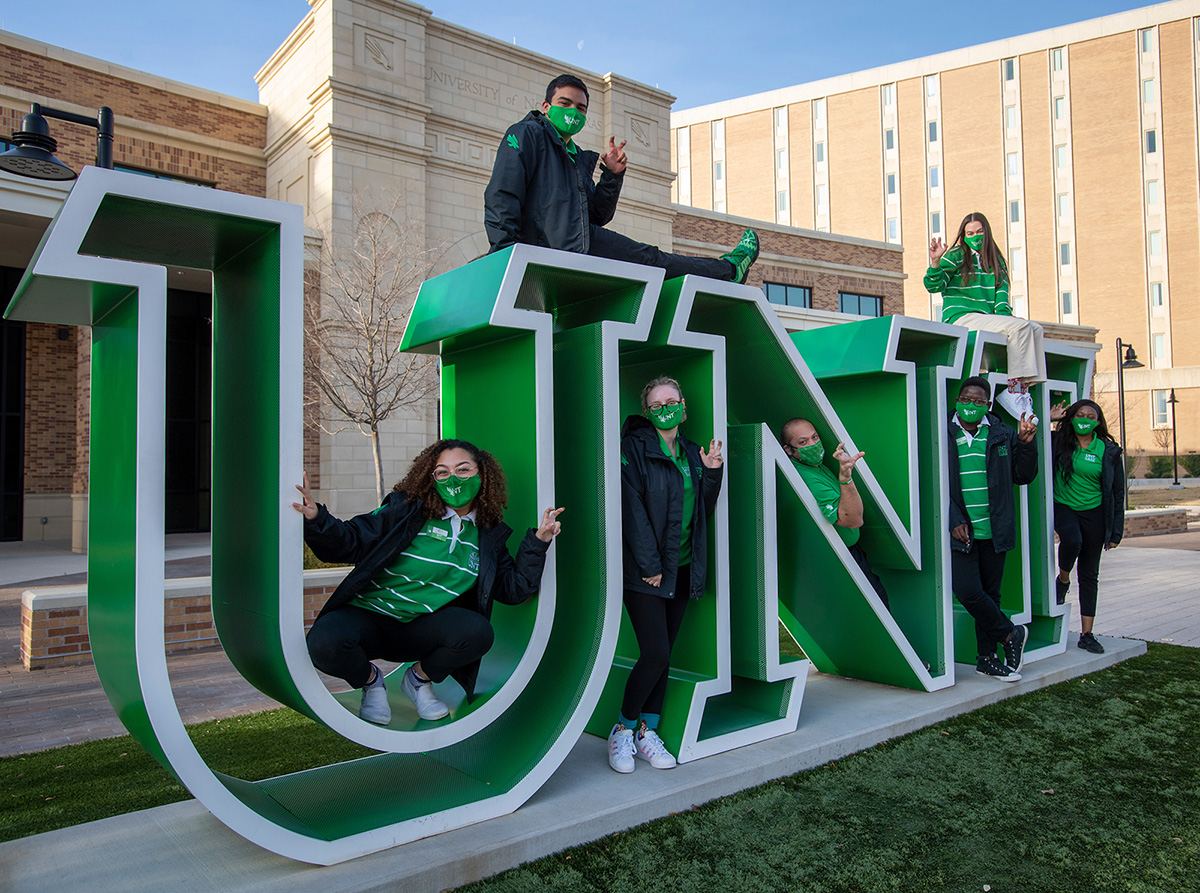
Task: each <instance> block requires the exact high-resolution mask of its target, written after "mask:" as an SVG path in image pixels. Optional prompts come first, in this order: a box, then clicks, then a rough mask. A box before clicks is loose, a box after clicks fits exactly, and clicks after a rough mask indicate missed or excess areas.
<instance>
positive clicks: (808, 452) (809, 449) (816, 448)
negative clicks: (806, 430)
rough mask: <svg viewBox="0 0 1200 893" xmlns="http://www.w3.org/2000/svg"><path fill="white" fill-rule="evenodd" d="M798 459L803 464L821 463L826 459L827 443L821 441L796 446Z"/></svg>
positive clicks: (814, 464)
mask: <svg viewBox="0 0 1200 893" xmlns="http://www.w3.org/2000/svg"><path fill="white" fill-rule="evenodd" d="M795 450H796V461H797V462H799V463H800V464H801V465H813V466H816V465H820V464H821V462H822V461H823V460H824V459H825V444H823V443H821V441H819V440H818V441H817V442H816V443H810V444H809V445H808V446H802V447H796V448H795Z"/></svg>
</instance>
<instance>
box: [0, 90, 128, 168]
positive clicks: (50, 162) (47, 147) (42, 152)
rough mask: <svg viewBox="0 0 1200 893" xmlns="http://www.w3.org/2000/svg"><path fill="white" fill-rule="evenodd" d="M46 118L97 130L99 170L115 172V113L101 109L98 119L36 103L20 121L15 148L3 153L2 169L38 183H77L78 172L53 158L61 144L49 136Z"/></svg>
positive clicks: (97, 113)
mask: <svg viewBox="0 0 1200 893" xmlns="http://www.w3.org/2000/svg"><path fill="white" fill-rule="evenodd" d="M47 118H57V119H58V120H60V121H70V122H71V123H72V124H82V125H83V126H84V127H94V128H95V129H96V167H104V168H108V169H109V170H112V166H113V161H112V150H113V110H112V109H110V108H109V107H108V106H106V105H102V106H100V108H99V109H98V110H97V112H96V117H95V118H88V117H86V116H85V115H76V114H75V113H74V112H61V111H59V110H58V109H52V108H47V107H46V106H44V105H41V104H40V103H37V102H34V103H31V104H30V106H29V114H28V115H26V116H25V117H24V118H22V119H21V129H20V130H18V131H16V132H15V133H13V136H12V141H13V144H14V147H13V148H12V149H9V150H8V151H7V152H4V153H0V170H3V171H8V172H9V173H10V174H17V175H19V176H22V177H32V178H33V179H35V180H74V179H75V171H73V170H71V169H70V168H69V167H67V166H66V165H65V164H63V163H62V162H61V161H59V160H58V159H57V158H55V157H54V152H55V150H56V149H57V148H58V142H57V141H56V140H55V139H54V137H52V136H50V128H49V126H48V125H47V124H46V119H47Z"/></svg>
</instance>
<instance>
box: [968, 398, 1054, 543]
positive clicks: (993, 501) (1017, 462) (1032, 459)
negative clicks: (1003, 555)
mask: <svg viewBox="0 0 1200 893" xmlns="http://www.w3.org/2000/svg"><path fill="white" fill-rule="evenodd" d="M988 420H989V421H990V423H991V424H989V425H988V426H987V453H986V462H987V464H986V466H985V467H986V468H987V481H988V513H989V515H990V516H991V521H992V548H994V549H995V550H996V551H997V552H1008V551H1010V550H1011V549H1012V548H1013V547H1014V546H1015V545H1016V543H1017V508H1016V497H1015V496H1014V494H1013V487H1014V486H1019V485H1021V484H1028V483H1032V482H1033V480H1034V479H1035V478H1036V477H1037V472H1038V456H1037V447H1036V443H1037V439H1036V438H1034V439H1033V440H1031V441H1030V442H1029V443H1021V441H1020V440H1018V439H1017V432H1016V431H1015V430H1013V429H1012V428H1011V427H1009V426H1008V425H1006V424H1005V423H1004V422H1002V421H1000V417H999V416H998V415H996V414H995V413H991V412H989V413H988ZM948 430H949V435H950V439H949V440H948V441H947V442H948V443H949V444H950V529H951V530H954V528H955V527H958V525H960V524H966V525H967V526H968V527H970V526H971V521H970V519H969V518H968V517H967V508H966V505H965V504H964V503H963V494H962V479H961V478H960V477H959V473H958V447H957V446H956V445H955V442H956V439H957V438H958V436H959V435H960V434H962V433H963V430H962V428H960V427H958V425H956V424H954V416H951V417H950V423H949V428H948ZM971 539H972V540H974V539H975V531H974V529H972V530H971ZM950 548H951V549H954V550H955V551H958V552H969V551H970V550H971V547H970V546H968V545H966V544H965V543H960V542H959V541H958V540H956V539H955V538H954V537H950Z"/></svg>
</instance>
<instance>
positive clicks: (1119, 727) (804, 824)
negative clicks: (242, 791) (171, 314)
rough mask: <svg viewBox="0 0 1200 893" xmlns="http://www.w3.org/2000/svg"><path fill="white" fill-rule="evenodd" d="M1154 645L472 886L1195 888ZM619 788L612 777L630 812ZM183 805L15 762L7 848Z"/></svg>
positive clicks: (1174, 689)
mask: <svg viewBox="0 0 1200 893" xmlns="http://www.w3.org/2000/svg"><path fill="white" fill-rule="evenodd" d="M1149 647H1150V651H1149V653H1148V654H1147V655H1145V656H1144V657H1139V658H1136V659H1134V660H1131V661H1128V662H1126V663H1124V664H1121V665H1118V666H1116V667H1112V668H1110V669H1108V670H1104V671H1102V672H1100V673H1095V674H1093V675H1089V676H1086V677H1082V678H1079V679H1074V680H1071V681H1069V682H1064V683H1061V684H1059V685H1056V686H1052V687H1050V688H1047V689H1043V690H1041V691H1038V692H1033V693H1031V694H1028V695H1024V696H1022V697H1019V698H1014V699H1010V700H1007V701H1004V702H1003V703H1000V704H995V705H993V706H990V707H986V708H984V709H982V710H978V711H976V712H974V713H971V714H967V715H965V716H962V717H959V718H957V719H953V720H949V721H947V722H943V723H939V724H938V725H935V726H931V727H930V728H928V729H924V730H922V731H919V732H915V733H913V734H911V735H907V736H905V737H903V738H898V739H895V740H893V741H889V742H886V743H884V744H881V745H879V746H877V747H874V748H872V749H870V750H868V751H864V752H862V753H860V754H855V755H853V756H850V757H847V758H845V759H842V760H838V761H836V762H834V763H830V764H828V765H825V766H822V767H819V768H817V769H812V770H809V771H807V772H802V773H800V774H798V775H794V776H791V777H789V778H784V779H780V780H778V781H773V782H770V783H768V784H766V785H763V786H762V787H759V788H755V789H752V790H749V791H744V792H742V793H740V794H736V795H734V796H731V797H726V798H723V799H720V800H716V801H713V802H711V803H708V804H704V805H702V806H699V807H698V808H696V809H693V810H692V811H689V812H687V813H683V814H680V815H674V816H670V817H668V818H665V819H661V820H658V821H655V822H651V823H649V824H646V825H643V826H641V827H639V828H635V829H632V830H629V831H626V832H622V833H620V834H615V835H612V836H610V837H606V838H603V839H601V840H598V841H596V842H594V843H591V844H587V845H585V846H580V847H576V848H574V849H571V850H566V851H564V852H562V853H558V854H556V855H554V856H550V857H547V858H545V859H542V860H540V861H537V862H533V863H530V864H527V865H524V866H521V867H520V868H517V869H514V870H512V871H509V872H506V873H504V874H501V875H498V876H496V877H494V878H490V879H488V880H485V881H481V882H480V883H478V884H475V885H472V886H471V887H468V888H464V889H465V890H469V891H472V893H483V891H489V893H490V891H521V893H525V891H542V890H544V891H551V890H553V891H566V893H571V891H618V890H620V891H624V890H628V889H635V890H637V889H641V888H643V887H645V888H648V889H654V890H662V891H668V890H678V891H707V890H713V891H721V893H726V891H736V893H757V891H775V890H779V891H806V893H808V891H812V893H824V891H830V893H833V891H839V893H840V891H847V893H848V891H864V893H866V891H871V893H874V891H884V890H904V891H917V893H923V891H943V890H944V891H985V890H987V889H988V888H989V887H990V889H991V890H993V891H996V893H1003V891H1026V890H1029V891H1056V893H1058V891H1080V893H1083V891H1087V893H1092V891H1180V890H1190V889H1193V888H1194V887H1195V886H1196V880H1195V879H1196V878H1200V799H1198V798H1200V764H1198V761H1197V759H1196V755H1197V753H1200V649H1191V648H1183V647H1179V646H1173V645H1164V644H1156V643H1151V644H1150V646H1149ZM801 724H802V725H803V714H802V716H801ZM189 731H190V732H191V734H192V736H193V738H194V739H195V740H196V742H197V746H198V747H199V748H200V749H201V751H202V752H203V753H204V755H205V757H206V759H208V760H209V762H210V765H213V766H214V767H215V768H218V769H220V770H221V771H225V772H229V773H231V774H235V775H240V776H241V777H244V778H262V777H267V776H270V775H276V774H280V773H282V772H290V771H295V770H297V769H301V768H306V767H308V766H315V765H322V764H324V763H327V762H333V761H337V760H345V759H352V758H354V757H357V756H360V755H362V754H364V753H365V752H366V751H364V750H363V749H362V748H359V747H358V746H356V745H353V744H350V743H348V742H346V741H343V740H342V739H340V738H338V737H337V736H336V735H334V734H333V733H331V732H328V731H327V730H325V729H323V728H320V727H318V726H316V725H314V724H313V723H311V722H309V721H308V720H305V719H303V718H301V717H299V716H298V715H296V714H294V713H292V712H291V711H288V710H284V709H280V710H276V711H272V712H270V713H265V714H259V715H257V716H253V717H244V718H242V719H240V720H237V719H232V720H223V721H221V722H220V723H205V724H202V725H198V726H194V727H192V728H191V729H190V730H189ZM297 754H304V755H305V758H304V759H299V758H298V757H297V756H295V755H297ZM701 765H702V764H701V763H697V764H694V765H693V766H692V767H689V770H690V771H697V770H698V769H699V768H700V766H701ZM639 771H643V772H645V771H650V770H649V769H647V768H645V767H641V768H640V769H639ZM620 785H621V779H617V778H615V777H614V781H613V790H614V796H616V795H618V794H619V792H620V790H621V787H620ZM184 797H186V794H185V792H184V791H183V789H182V788H181V787H179V785H178V784H177V783H176V782H174V780H173V779H171V778H170V776H168V775H167V773H165V772H164V771H163V770H161V769H160V768H158V766H157V764H155V763H153V761H151V760H150V758H149V757H147V756H146V755H145V754H144V753H143V752H142V751H141V750H140V748H139V747H138V746H137V745H136V744H135V743H134V742H133V741H132V740H131V739H129V738H118V739H112V740H109V741H98V742H91V743H88V744H81V745H74V746H72V747H65V748H59V749H57V750H53V751H45V752H43V753H39V754H29V755H25V756H19V757H9V758H6V759H3V760H0V799H2V800H3V802H4V803H5V808H4V809H3V810H0V837H3V838H4V839H11V838H13V837H18V836H22V835H25V834H31V833H35V832H38V831H44V830H49V829H50V828H55V827H63V826H65V825H69V824H74V823H77V822H82V821H88V820H90V819H95V818H100V817H102V816H105V815H113V814H117V813H121V812H128V811H131V810H133V809H141V808H145V807H148V806H155V805H158V804H161V803H169V802H172V801H175V800H180V799H183V798H184Z"/></svg>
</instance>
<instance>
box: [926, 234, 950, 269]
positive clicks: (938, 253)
mask: <svg viewBox="0 0 1200 893" xmlns="http://www.w3.org/2000/svg"><path fill="white" fill-rule="evenodd" d="M945 253H946V243H945V242H943V241H942V237H941V236H934V237H933V238H932V239H930V240H929V266H931V267H936V266H937V265H938V263H939V262H940V261H941V259H942V255H943V254H945Z"/></svg>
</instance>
